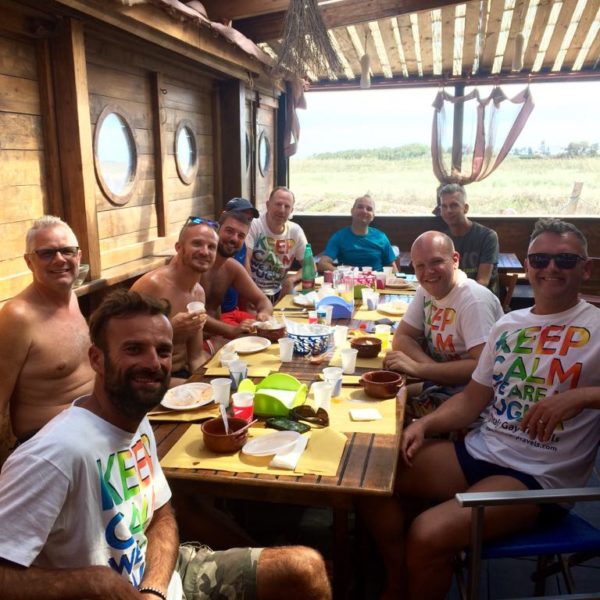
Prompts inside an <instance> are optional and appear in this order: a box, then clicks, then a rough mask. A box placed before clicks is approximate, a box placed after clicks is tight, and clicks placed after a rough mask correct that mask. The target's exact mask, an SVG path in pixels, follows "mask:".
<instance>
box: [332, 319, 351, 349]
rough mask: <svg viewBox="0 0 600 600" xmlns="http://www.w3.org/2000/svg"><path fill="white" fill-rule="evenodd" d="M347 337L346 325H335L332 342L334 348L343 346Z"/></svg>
mask: <svg viewBox="0 0 600 600" xmlns="http://www.w3.org/2000/svg"><path fill="white" fill-rule="evenodd" d="M347 337H348V327H347V326H346V325H336V326H335V327H334V329H333V344H334V346H335V347H336V348H339V347H340V346H343V345H344V344H345V343H346V338H347Z"/></svg>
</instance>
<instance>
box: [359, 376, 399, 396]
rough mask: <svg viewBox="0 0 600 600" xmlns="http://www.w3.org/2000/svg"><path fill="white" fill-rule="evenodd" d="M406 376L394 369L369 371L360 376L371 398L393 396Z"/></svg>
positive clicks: (366, 392)
mask: <svg viewBox="0 0 600 600" xmlns="http://www.w3.org/2000/svg"><path fill="white" fill-rule="evenodd" d="M405 382H406V377H405V376H404V375H401V374H400V373H395V372H394V371H369V372H368V373H364V374H363V376H362V377H361V378H360V383H361V385H362V386H363V388H364V390H365V394H367V396H370V397H371V398H393V397H394V396H395V395H396V394H397V393H398V390H399V389H400V388H401V387H402V386H403V385H404V384H405Z"/></svg>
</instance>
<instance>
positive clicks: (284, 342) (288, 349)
mask: <svg viewBox="0 0 600 600" xmlns="http://www.w3.org/2000/svg"><path fill="white" fill-rule="evenodd" d="M293 358H294V340H292V339H290V338H280V340H279V360H280V361H281V362H291V361H292V359H293Z"/></svg>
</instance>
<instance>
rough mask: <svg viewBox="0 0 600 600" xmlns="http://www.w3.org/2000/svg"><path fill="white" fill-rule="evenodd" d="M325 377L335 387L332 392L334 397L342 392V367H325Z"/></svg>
mask: <svg viewBox="0 0 600 600" xmlns="http://www.w3.org/2000/svg"><path fill="white" fill-rule="evenodd" d="M323 378H324V380H325V381H326V382H327V383H329V384H330V385H331V386H332V387H333V391H332V392H331V395H332V396H333V397H337V396H339V395H340V394H341V393H342V369H341V368H340V367H326V368H325V369H323Z"/></svg>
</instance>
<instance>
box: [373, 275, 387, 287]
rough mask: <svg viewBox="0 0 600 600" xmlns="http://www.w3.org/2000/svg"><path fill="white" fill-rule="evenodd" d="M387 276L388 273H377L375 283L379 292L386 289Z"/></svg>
mask: <svg viewBox="0 0 600 600" xmlns="http://www.w3.org/2000/svg"><path fill="white" fill-rule="evenodd" d="M387 277H388V276H387V274H386V273H383V272H381V273H379V272H377V273H375V281H376V282H377V289H378V290H382V289H384V288H385V282H386V281H387Z"/></svg>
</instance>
